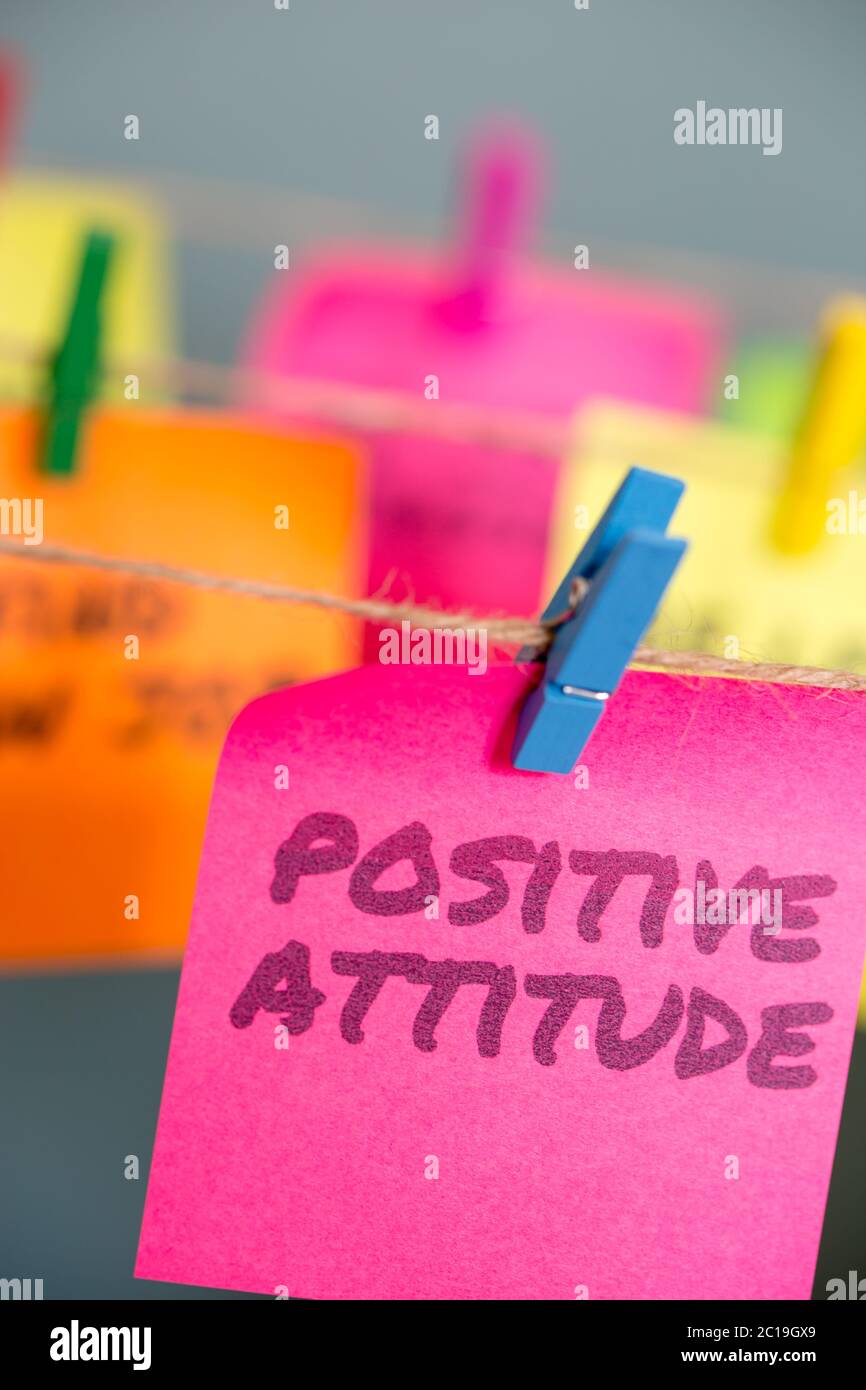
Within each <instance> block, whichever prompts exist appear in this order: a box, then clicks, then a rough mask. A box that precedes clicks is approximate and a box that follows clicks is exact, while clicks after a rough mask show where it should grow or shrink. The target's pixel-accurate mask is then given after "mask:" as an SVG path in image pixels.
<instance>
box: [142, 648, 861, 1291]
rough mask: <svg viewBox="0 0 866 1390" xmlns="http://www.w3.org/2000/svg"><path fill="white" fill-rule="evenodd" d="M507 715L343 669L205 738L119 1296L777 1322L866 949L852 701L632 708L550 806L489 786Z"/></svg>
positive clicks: (513, 673) (796, 1262) (636, 698)
mask: <svg viewBox="0 0 866 1390" xmlns="http://www.w3.org/2000/svg"><path fill="white" fill-rule="evenodd" d="M525 692H526V677H525V675H524V674H523V673H521V671H520V670H518V669H516V668H514V667H510V666H506V667H503V666H498V667H491V668H490V669H489V670H488V671H487V673H486V674H485V675H474V676H473V675H470V674H469V673H468V672H467V671H466V670H465V669H462V670H461V669H457V668H454V667H444V666H439V667H435V666H430V667H383V666H372V665H371V666H369V667H366V668H364V669H363V670H361V671H358V672H354V673H351V674H349V675H345V676H338V677H335V678H333V679H330V680H326V681H322V682H319V683H316V684H311V685H306V686H299V687H296V688H293V689H290V690H286V691H282V692H280V693H277V694H272V695H268V696H266V697H265V698H263V699H262V700H259V701H257V702H256V703H254V704H252V705H250V706H249V707H248V708H247V709H246V710H245V711H244V712H243V713H242V714H241V716H240V717H239V718H238V720H237V721H236V723H235V724H234V726H233V728H232V730H231V733H230V735H229V738H228V741H227V744H226V748H225V751H224V754H223V758H222V762H221V764H220V768H219V773H218V776H217V781H216V787H215V791H214V797H213V803H212V806H211V812H210V819H209V823H208V828H207V835H206V840H205V845H204V851H203V857H202V863H201V871H200V877H199V886H198V894H197V898H196V903H195V910H194V917H193V922H192V929H191V932H190V937H189V943H188V946H187V951H186V957H185V961H184V968H183V977H182V982H181V988H180V995H179V999H178V1005H177V1013H176V1018H175V1024H174V1032H173V1036H172V1041H171V1049H170V1055H169V1061H168V1069H167V1075H166V1081H165V1090H164V1094H163V1100H162V1109H161V1113H160V1119H159V1128H158V1133H157V1139H156V1147H155V1152H154V1156H153V1165H152V1170H151V1174H150V1182H149V1188H148V1196H147V1204H146V1210H145V1216H144V1224H143V1229H142V1234H141V1243H140V1248H139V1256H138V1264H137V1274H138V1275H139V1276H141V1277H145V1278H149V1279H158V1280H168V1281H180V1282H183V1283H191V1284H200V1285H210V1286H217V1287H225V1288H231V1289H239V1290H249V1291H255V1292H260V1293H266V1294H271V1295H273V1296H281V1295H283V1296H285V1294H286V1293H288V1295H291V1296H295V1295H299V1296H304V1297H312V1298H340V1299H353V1298H374V1299H380V1298H381V1299H398V1298H399V1299H404V1298H419V1299H433V1298H436V1299H438V1298H443V1299H444V1298H453V1299H476V1298H478V1299H491V1298H503V1299H574V1298H585V1297H588V1298H591V1299H600V1298H615V1299H632V1298H640V1299H659V1298H706V1299H716V1298H719V1299H724V1298H744V1299H775V1298H806V1297H808V1296H809V1292H810V1286H811V1281H812V1277H813V1271H814V1266H815V1259H816V1252H817V1248H818V1240H819V1234H820V1230H821V1222H822V1217H823V1211H824V1204H825V1199H826V1194H827V1186H828V1182H829V1177H830V1168H831V1163H832V1159H833V1152H834V1146H835V1142H836V1132H837V1126H838V1121H839V1114H840V1108H841V1103H842V1095H843V1090H844V1086H845V1078H846V1073H847V1068H848V1060H849V1051H850V1047H851V1040H852V1034H853V1028H854V1017H855V1009H856V1003H857V994H858V989H859V983H860V971H861V964H862V958H863V950H864V932H866V919H864V915H863V912H862V904H863V901H864V894H866V859H864V855H863V844H864V843H866V800H864V798H863V795H862V779H861V776H860V769H861V768H862V765H863V758H864V752H866V700H864V698H863V697H862V696H859V697H858V696H856V695H847V694H846V695H837V694H828V693H827V692H818V693H816V692H814V691H809V690H804V689H794V688H792V687H773V688H756V687H755V686H752V685H750V684H748V683H746V682H738V681H724V680H712V679H710V680H704V681H703V682H687V681H684V680H682V679H674V678H671V677H667V676H663V675H653V674H635V673H629V674H627V676H626V678H625V680H624V681H623V683H622V686H621V687H620V689H619V691H618V692H617V693H616V695H615V696H614V697H613V698H612V700H611V701H610V702H609V710H608V712H607V713H606V714H605V717H604V719H603V720H602V721H601V723H600V725H599V728H598V731H597V733H596V734H595V735H594V736H593V738H592V740H591V742H590V744H589V746H588V748H587V750H586V752H585V754H584V760H583V769H582V770H579V771H578V774H577V775H576V776H575V777H561V776H551V775H543V774H532V773H520V772H516V771H514V770H513V769H511V768H510V766H509V763H508V752H509V749H510V746H511V739H512V737H513V732H514V718H515V711H516V708H517V706H518V704H519V703H520V701H521V699H522V698H523V696H524V695H525ZM283 768H287V769H288V783H289V785H288V788H285V787H284V783H285V781H286V778H285V775H284V774H281V773H280V769H283ZM752 888H754V889H756V890H757V896H756V897H754V898H752V899H750V900H749V902H750V904H751V909H752V912H751V915H752V917H754V918H755V920H754V921H752V922H750V921H749V920H747V916H746V915H742V914H741V915H742V920H736V918H737V910H738V906H739V909H740V910H742V909H743V907H744V904H743V902H741V901H740V900H739V898H738V899H732V898H731V891H732V890H736V891H737V892H738V893H739V892H740V891H741V890H745V891H748V890H749V889H752ZM714 891H715V892H716V893H717V894H721V897H722V898H723V899H724V911H726V912H727V913H728V917H729V920H727V921H726V922H725V921H722V922H721V924H720V923H719V922H718V921H716V920H711V918H718V916H719V911H720V909H719V905H718V897H715V898H714V897H713V896H712V894H713V893H714ZM761 894H765V895H766V896H765V898H763V899H762V897H761ZM777 895H778V896H777ZM689 904H690V905H691V917H692V919H693V920H692V921H689V920H688V918H689ZM713 904H715V908H713ZM764 907H766V908H767V911H766V912H764V911H763V908H764Z"/></svg>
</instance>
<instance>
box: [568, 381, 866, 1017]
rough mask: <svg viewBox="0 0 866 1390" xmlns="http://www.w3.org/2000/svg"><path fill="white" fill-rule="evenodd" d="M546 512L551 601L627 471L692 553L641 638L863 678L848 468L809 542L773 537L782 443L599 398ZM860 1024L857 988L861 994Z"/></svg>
mask: <svg viewBox="0 0 866 1390" xmlns="http://www.w3.org/2000/svg"><path fill="white" fill-rule="evenodd" d="M576 441H577V442H576V447H575V450H574V453H573V455H572V457H571V458H570V459H569V460H568V461H567V463H566V466H565V467H564V468H563V471H562V475H561V481H560V489H559V497H558V500H557V503H556V506H555V508H554V522H553V532H552V538H551V552H550V563H549V570H548V576H547V585H546V589H545V592H546V593H552V592H553V591H554V590H555V588H556V586H557V584H558V583H559V581H560V579H561V578H562V575H563V573H564V571H565V570H566V569H567V568H568V566H569V565H570V564H571V563H572V561H573V559H574V556H575V554H576V553H577V551H578V550H579V549H580V547H581V546H582V544H583V542H584V540H585V539H586V537H587V534H588V531H589V530H590V529H591V528H592V526H594V525H595V522H596V521H597V520H598V518H599V516H600V515H601V513H602V511H603V510H604V508H605V506H606V505H607V503H608V501H609V500H610V496H611V494H612V493H613V492H614V490H615V488H616V486H617V485H618V483H619V482H620V481H621V479H622V477H623V475H624V473H625V472H626V471H627V469H628V468H630V467H631V466H632V465H634V464H637V465H639V466H640V467H642V468H649V469H653V470H655V471H658V472H662V473H669V474H672V475H673V476H674V477H677V478H681V479H682V480H683V481H684V482H685V484H686V491H685V494H684V496H683V498H682V501H681V502H680V504H679V506H678V508H677V510H676V512H675V514H674V517H673V520H672V522H671V524H670V526H669V528H668V530H669V532H670V534H671V535H674V536H684V537H686V538H687V539H688V541H689V550H688V552H687V554H686V556H685V559H684V560H683V562H682V564H681V566H680V568H679V570H678V572H677V574H676V576H675V578H674V580H673V582H672V584H671V586H670V588H669V589H668V591H667V593H666V595H665V597H664V599H663V601H662V604H661V607H660V610H659V613H658V615H657V618H656V621H655V623H654V625H653V627H652V628H651V630H650V632H649V634H648V636H647V639H646V640H647V641H648V642H649V643H650V644H652V645H654V646H658V647H673V648H681V649H686V650H694V651H706V652H714V653H716V654H718V655H724V656H729V657H739V658H742V659H744V660H747V661H748V660H755V661H782V662H791V663H794V664H803V665H811V666H825V667H839V668H843V669H847V670H856V671H863V672H866V605H864V595H866V486H864V483H866V479H864V476H863V473H862V471H861V470H858V469H856V468H852V469H850V470H848V472H847V473H846V474H844V476H842V477H839V478H837V479H836V480H835V481H834V484H833V495H832V496H831V497H828V498H826V499H823V509H824V511H825V513H826V522H825V528H824V532H823V535H822V537H821V540H820V543H819V544H818V546H817V547H816V548H815V549H814V550H812V551H809V552H808V553H807V554H805V555H802V556H790V555H785V554H782V553H780V552H779V551H778V550H776V549H775V548H774V547H773V545H772V543H771V540H770V535H771V527H772V520H773V514H774V507H775V504H776V498H777V494H778V489H779V486H780V483H781V480H782V479H783V478H784V476H785V466H786V461H787V454H786V447H785V445H784V444H780V443H777V442H774V441H773V440H772V439H769V438H766V437H765V438H759V437H757V436H752V435H749V434H747V433H745V432H744V431H741V430H734V429H732V428H731V427H730V426H726V425H723V424H718V423H711V422H707V421H703V420H695V419H690V418H688V417H685V416H680V415H673V414H668V413H664V412H660V411H656V410H652V409H646V408H640V409H638V408H630V407H624V406H620V405H613V404H608V403H604V402H599V403H596V404H595V405H592V406H589V407H587V408H586V409H585V410H583V411H582V412H581V413H580V415H579V417H578V419H577V422H576ZM860 1008H861V1022H862V1023H863V1024H864V1025H866V989H864V994H863V996H862V998H861V1006H860Z"/></svg>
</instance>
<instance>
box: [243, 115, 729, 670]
mask: <svg viewBox="0 0 866 1390" xmlns="http://www.w3.org/2000/svg"><path fill="white" fill-rule="evenodd" d="M543 162H544V161H543V155H542V150H541V148H539V147H538V146H537V145H536V142H535V141H534V140H533V139H532V138H531V137H530V136H529V135H528V134H527V132H525V131H521V130H519V129H515V128H512V127H510V126H509V127H503V128H499V127H494V128H492V129H491V130H490V131H487V132H483V133H482V134H481V135H479V137H478V138H477V139H476V141H474V142H473V143H472V144H470V146H469V147H468V149H467V151H466V156H465V159H464V169H463V181H462V182H463V188H462V199H461V202H462V207H461V216H460V220H459V226H458V230H457V235H456V238H455V243H454V245H453V246H452V247H451V248H449V251H448V253H447V254H446V255H442V254H441V253H437V254H433V255H430V254H423V253H422V254H419V253H418V252H415V251H412V250H409V249H407V248H406V247H404V246H400V245H387V244H386V245H379V246H374V247H372V248H370V247H365V246H363V245H361V246H348V247H343V248H342V249H335V250H332V251H331V252H330V253H327V252H322V253H320V254H319V255H318V257H317V258H316V259H314V260H313V261H312V262H309V263H308V264H307V265H306V266H304V267H301V268H300V269H299V270H298V271H297V272H296V271H294V270H292V271H290V272H289V273H288V274H287V275H278V276H277V282H278V283H279V288H273V289H271V288H269V289H268V292H267V294H266V296H265V298H264V300H263V302H262V304H261V306H260V308H259V309H258V311H257V313H256V316H255V320H254V322H253V324H252V326H251V329H250V333H249V335H248V339H247V343H246V346H245V352H244V361H245V364H246V365H247V366H248V367H250V368H252V369H253V370H254V371H261V372H264V373H267V374H268V375H269V376H277V377H279V376H281V375H289V376H293V377H297V378H301V379H304V380H308V381H313V382H322V381H325V382H332V383H342V384H343V385H345V386H348V387H351V388H359V387H360V388H365V389H367V390H372V391H374V392H377V391H378V392H386V393H394V392H396V393H398V396H399V398H400V399H402V400H403V401H404V402H408V403H409V404H410V405H415V406H417V408H418V410H419V411H420V412H421V424H420V431H421V432H419V433H412V434H406V433H398V432H396V431H394V430H389V429H385V428H380V429H377V428H374V427H373V426H372V425H371V428H370V430H369V431H368V432H367V434H366V436H365V438H366V441H367V443H368V445H369V448H370V457H371V461H372V469H371V509H372V526H371V532H370V572H369V579H368V584H369V592H370V593H375V592H377V591H378V590H379V589H380V588H381V586H383V585H386V584H388V583H389V582H393V579H394V576H396V577H397V581H398V589H399V588H400V587H401V585H405V586H406V587H407V588H408V590H409V591H410V592H411V593H412V594H413V595H414V597H415V598H416V599H418V600H432V601H434V602H437V603H440V604H444V605H445V606H446V607H449V608H457V609H460V610H465V609H466V608H467V607H468V608H470V609H474V610H475V611H479V612H491V611H492V612H508V613H527V614H528V613H533V612H535V611H536V610H537V608H538V606H539V601H540V599H541V593H540V588H541V583H542V579H543V575H544V569H545V559H546V553H547V544H548V531H549V525H550V513H551V507H552V506H553V502H554V494H555V488H556V482H557V477H558V473H559V466H560V461H561V453H564V452H567V439H568V428H569V424H570V421H571V419H572V417H573V414H574V412H575V411H576V410H577V408H578V406H579V405H580V404H581V403H582V402H585V401H587V400H589V399H591V398H593V397H597V396H606V397H612V398H615V399H619V400H627V401H635V402H641V403H643V404H647V405H656V406H659V407H663V408H666V409H669V410H682V411H688V412H697V411H700V410H702V409H703V408H705V407H706V406H707V405H708V404H709V402H710V400H711V399H712V396H713V393H714V391H715V383H716V377H717V372H718V365H719V361H720V358H721V353H722V328H721V318H722V315H721V313H720V312H719V311H717V309H716V307H715V305H714V304H712V303H709V302H707V301H706V300H704V298H703V297H701V296H698V295H695V294H693V293H691V292H686V291H680V290H673V289H671V288H670V287H668V286H664V285H655V284H652V283H650V282H646V281H642V280H639V279H631V280H630V279H627V278H625V277H621V276H620V277H617V276H612V275H610V274H606V273H605V272H604V271H603V270H602V271H599V270H598V268H597V267H596V265H595V263H594V262H592V263H587V264H586V265H584V259H585V257H588V255H589V251H588V249H587V248H586V247H585V246H584V247H574V248H572V247H571V246H567V247H561V248H560V255H559V258H558V260H559V263H558V264H557V263H556V260H554V262H553V264H552V265H551V266H543V265H541V264H539V263H538V262H536V261H534V260H533V259H532V258H531V257H530V255H529V247H530V246H531V243H532V240H533V236H534V230H535V225H534V224H535V223H536V221H537V220H538V219H537V204H538V202H539V196H540V184H541V183H542V182H543V176H542V165H543ZM594 254H595V252H594V251H593V255H594ZM578 267H580V268H578ZM314 395H315V393H313V396H314ZM274 399H275V397H274V395H273V393H272V390H271V388H270V386H266V387H263V388H262V397H261V401H262V404H263V405H264V404H265V403H266V402H269V401H270V402H271V408H273V400H274ZM455 408H456V411H457V414H458V417H459V418H458V420H457V421H456V422H455V424H454V425H453V427H452V428H453V430H454V432H455V435H456V437H452V438H449V439H444V438H439V437H437V436H436V434H435V430H436V428H437V426H439V427H442V423H441V422H442V420H443V418H447V417H448V413H449V410H450V411H451V412H452V419H453V412H454V410H455ZM466 409H469V410H470V412H475V413H476V414H480V415H481V416H482V418H486V419H487V420H489V421H491V422H492V423H493V424H494V425H496V424H498V425H499V429H500V432H501V433H502V434H504V435H505V442H504V443H503V442H501V441H500V443H499V444H498V445H493V444H490V443H487V442H485V441H484V440H483V439H481V438H479V437H477V435H475V436H474V437H473V435H472V431H471V430H470V431H469V432H468V433H467V430H466V424H465V420H464V417H463V416H462V415H461V414H460V412H461V410H464V411H465V410H466ZM392 413H393V407H392ZM474 418H476V416H475V414H473V419H474ZM428 419H429V421H430V424H429V427H428V426H427V424H426V421H427V420H428ZM509 420H510V421H511V428H510V429H509V426H508V421H509ZM521 430H522V431H523V435H524V437H523V439H521V437H520V433H521ZM527 431H528V433H529V434H531V435H532V439H533V441H535V440H537V439H538V436H539V433H540V434H542V435H543V436H544V441H545V442H544V447H541V444H538V443H535V442H533V443H530V441H529V440H528V439H527V438H526V437H525V436H526V433H527ZM461 435H465V437H461ZM554 436H555V437H556V441H557V442H556V443H555V445H554V444H552V443H551V440H553V439H554ZM560 451H561V452H560ZM367 652H368V656H369V657H371V658H375V656H376V652H377V647H376V643H375V637H374V636H371V638H370V640H369V641H368V644H367Z"/></svg>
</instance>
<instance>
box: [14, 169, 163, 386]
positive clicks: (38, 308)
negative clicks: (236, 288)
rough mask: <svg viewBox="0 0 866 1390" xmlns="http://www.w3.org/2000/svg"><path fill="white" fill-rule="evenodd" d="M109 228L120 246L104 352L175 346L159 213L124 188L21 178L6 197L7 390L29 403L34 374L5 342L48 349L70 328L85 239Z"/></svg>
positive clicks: (126, 356) (151, 352) (135, 354)
mask: <svg viewBox="0 0 866 1390" xmlns="http://www.w3.org/2000/svg"><path fill="white" fill-rule="evenodd" d="M91 228H98V229H100V230H104V231H107V232H111V233H112V234H113V235H114V236H115V237H116V239H117V252H116V255H115V257H114V260H113V263H112V267H111V274H110V275H109V277H108V282H107V284H106V289H105V300H104V310H103V332H104V351H105V355H106V357H107V358H115V357H116V358H118V359H120V360H121V361H130V362H131V363H132V364H133V366H134V364H135V362H136V361H137V360H140V359H141V358H146V357H151V356H160V355H164V354H165V352H166V351H167V350H168V348H169V346H170V340H171V331H170V305H171V277H170V274H169V264H168V252H167V247H166V243H165V237H164V232H163V228H162V224H161V221H160V218H159V216H158V213H157V212H156V210H155V209H154V208H153V207H152V206H151V205H150V204H149V203H148V202H147V201H145V200H144V199H142V198H141V197H140V196H138V195H137V194H134V193H131V192H129V191H127V190H124V189H122V188H121V187H119V186H114V185H111V184H103V183H98V182H85V181H79V180H78V179H65V178H61V177H59V176H57V177H55V176H51V177H49V176H42V175H19V176H16V177H13V178H10V179H8V180H6V181H5V182H4V184H3V188H2V196H0V395H2V396H4V397H5V398H6V399H7V400H8V399H10V398H13V399H22V398H23V399H30V398H31V397H32V396H33V394H34V390H35V389H36V388H37V387H38V386H39V381H38V377H37V374H36V372H35V371H34V369H33V368H32V367H28V366H27V365H25V364H24V363H21V362H15V361H14V360H9V353H8V352H7V351H6V345H7V344H8V345H9V347H10V348H14V346H15V345H16V344H20V345H21V346H22V347H24V348H27V349H35V350H36V351H37V352H40V353H46V354H47V353H49V352H50V351H51V350H52V349H53V348H54V347H55V346H56V345H57V342H58V340H59V338H60V336H61V334H62V332H63V328H64V324H65V318H66V315H67V314H68V312H69V306H70V302H71V297H72V290H73V284H74V278H75V275H76V272H77V270H78V268H79V265H80V261H81V248H82V244H83V240H84V237H85V236H86V234H87V232H88V231H89V230H90V229H91Z"/></svg>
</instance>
